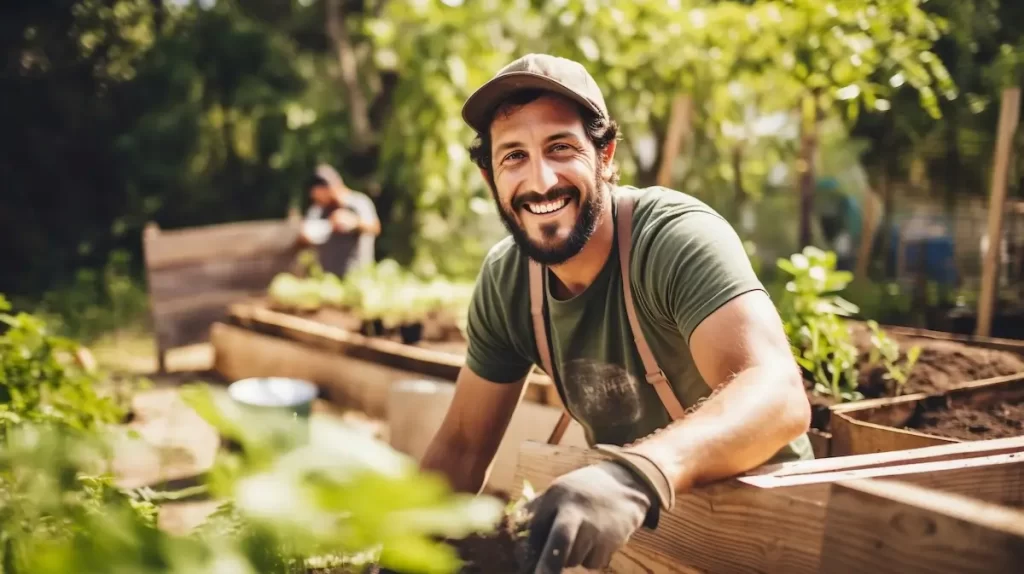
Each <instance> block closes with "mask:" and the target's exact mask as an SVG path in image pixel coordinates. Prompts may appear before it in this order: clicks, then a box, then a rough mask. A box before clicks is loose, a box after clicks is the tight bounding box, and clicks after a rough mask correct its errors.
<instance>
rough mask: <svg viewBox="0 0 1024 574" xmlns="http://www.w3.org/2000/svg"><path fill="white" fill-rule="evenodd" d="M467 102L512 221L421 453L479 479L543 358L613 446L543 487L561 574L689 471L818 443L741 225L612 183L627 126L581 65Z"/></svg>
mask: <svg viewBox="0 0 1024 574" xmlns="http://www.w3.org/2000/svg"><path fill="white" fill-rule="evenodd" d="M463 118H464V119H465V120H466V122H467V123H468V124H469V125H470V126H472V127H473V128H474V129H475V130H476V132H477V134H478V140H477V141H476V142H475V143H474V146H473V147H472V149H471V151H472V155H473V158H474V160H475V161H476V162H477V164H478V165H479V166H480V171H481V174H482V175H483V177H484V178H485V179H486V181H487V183H488V185H489V186H490V188H491V191H492V192H493V195H494V199H495V201H496V202H497V206H498V209H499V212H500V213H501V217H502V219H503V221H504V223H505V226H506V227H507V228H508V231H509V233H510V235H511V237H509V238H507V239H506V240H503V241H502V242H500V243H499V244H497V245H496V246H495V247H494V248H493V249H492V250H491V251H490V253H489V254H488V256H487V258H486V260H485V262H484V264H483V268H482V269H481V271H480V274H479V277H478V280H477V285H476V290H475V293H474V296H473V300H472V303H471V306H470V310H469V318H468V327H467V333H468V338H469V345H468V352H467V361H466V365H465V366H464V367H463V369H462V371H461V372H460V374H459V377H458V380H457V383H456V390H455V396H454V398H453V400H452V404H451V407H450V408H449V411H448V413H447V415H446V417H445V419H444V422H443V423H442V425H441V427H440V430H439V431H438V432H437V434H436V436H435V437H434V439H433V442H432V444H431V446H430V448H429V449H428V451H427V453H426V455H425V457H424V460H423V463H422V465H423V467H424V468H425V469H430V470H436V471H439V472H441V473H443V474H444V475H446V476H447V477H448V478H449V480H450V481H451V483H452V484H453V485H454V486H455V487H456V488H457V489H459V490H462V491H468V492H479V491H480V490H481V488H482V486H483V484H484V482H485V479H486V475H487V471H488V468H489V466H490V464H491V462H492V459H493V457H494V455H495V452H496V451H497V448H498V445H499V444H500V442H501V439H502V437H503V435H504V433H505V430H506V428H507V426H508V423H509V420H510V418H511V416H512V414H513V412H514V411H515V408H516V406H517V405H518V403H519V400H520V397H521V393H522V389H523V385H524V384H525V378H526V376H527V374H528V373H529V370H530V368H531V367H532V365H539V366H542V367H543V369H544V370H545V371H546V372H547V373H548V374H549V375H551V376H552V378H553V379H554V380H555V382H556V386H557V388H558V391H559V394H560V396H561V398H562V401H563V403H564V404H565V406H566V409H567V411H568V413H569V415H571V416H572V418H574V419H575V420H576V421H578V422H579V423H580V424H581V425H582V427H583V429H584V431H585V434H586V437H587V440H588V442H589V443H590V444H591V445H592V446H595V447H596V448H600V449H602V450H604V451H606V452H607V453H608V454H609V455H611V456H610V458H611V460H610V461H608V462H603V463H600V464H595V465H593V466H589V467H586V468H582V469H580V470H577V471H574V472H572V473H569V474H566V475H564V476H562V477H560V478H559V479H558V480H557V481H555V482H554V483H553V484H552V485H551V486H550V487H548V488H547V489H546V490H545V491H544V492H543V493H542V494H541V495H540V496H538V497H537V498H536V499H535V500H533V501H532V502H531V504H530V510H531V513H532V516H533V518H532V522H531V524H530V536H529V544H530V546H531V548H532V551H533V556H534V557H535V560H537V566H536V571H537V572H542V573H549V572H560V571H561V569H562V568H564V567H571V566H577V565H583V566H585V567H588V568H601V567H604V566H606V565H607V564H608V563H609V561H610V560H611V556H612V555H613V554H614V553H615V552H616V551H617V550H619V549H620V548H621V547H622V546H623V545H624V544H625V543H626V542H627V541H628V539H629V538H630V537H631V536H632V535H633V533H634V532H635V531H636V530H637V529H639V528H641V527H647V528H656V527H657V523H658V518H659V515H660V513H661V512H664V511H667V510H669V509H671V508H672V507H673V504H674V500H675V496H676V494H677V493H680V492H685V491H686V490H688V489H690V488H692V487H693V486H694V485H697V484H701V483H705V482H708V481H714V480H718V479H723V478H727V477H730V476H734V475H736V474H739V473H742V472H745V471H747V470H749V469H752V468H754V467H756V466H758V465H761V464H764V463H766V462H770V461H771V462H778V461H783V460H794V459H799V458H809V457H810V456H811V454H810V453H811V450H810V444H809V442H808V440H807V436H806V431H807V428H808V425H809V422H810V406H809V404H808V401H807V398H806V396H805V394H804V388H803V383H802V379H801V376H800V373H799V370H798V368H797V366H796V363H795V361H794V359H793V357H792V355H791V353H790V347H789V344H788V342H787V340H786V337H785V335H784V333H783V330H782V323H781V321H780V319H779V316H778V314H777V312H776V310H775V307H774V305H773V304H772V302H771V300H770V299H769V298H768V296H767V294H766V292H765V290H764V288H763V287H762V285H761V284H760V282H759V281H758V279H757V277H756V276H755V275H754V273H753V270H752V268H751V266H750V263H749V260H748V259H747V256H746V253H745V252H744V249H743V246H742V244H741V242H740V239H739V238H738V236H737V235H736V233H735V231H734V230H733V229H732V227H730V225H729V224H728V222H726V221H725V220H724V219H723V218H722V217H720V216H719V215H718V214H717V213H715V212H714V211H713V210H711V209H710V208H709V207H708V206H706V205H705V204H703V203H701V202H700V201H698V200H696V199H695V198H693V197H690V196H688V195H685V194H683V193H680V192H677V191H673V190H669V189H665V188H648V189H637V188H634V187H627V186H620V185H619V184H618V173H617V170H616V166H615V161H614V159H615V149H616V143H617V136H618V134H617V129H618V128H617V126H616V124H615V122H614V121H613V120H612V119H611V118H610V117H609V115H608V111H607V107H606V105H605V101H604V97H603V95H602V94H601V91H600V89H599V88H598V86H597V83H596V82H595V81H594V79H593V78H592V77H591V76H590V74H589V73H588V72H587V71H586V70H585V69H584V68H583V66H582V65H580V64H578V63H576V62H572V61H569V60H565V59H562V58H556V57H552V56H548V55H542V54H531V55H528V56H525V57H523V58H520V59H519V60H516V61H514V62H512V63H511V64H509V65H508V66H506V67H505V68H503V69H502V70H501V71H499V72H498V74H497V75H496V76H495V77H494V78H493V79H492V80H491V81H489V82H488V83H486V84H485V85H484V86H482V87H481V88H480V89H479V90H477V92H475V93H474V94H473V95H472V96H471V97H470V98H469V100H468V101H467V102H466V104H465V106H464V108H463ZM698 403H701V405H700V407H699V408H696V409H692V408H691V407H694V406H695V405H697V404H698ZM566 424H568V419H567V418H563V421H562V422H560V423H559V425H558V427H557V428H556V429H555V431H554V432H553V433H552V437H551V440H552V442H555V441H557V440H558V439H559V438H560V436H561V433H562V432H564V429H565V425H566Z"/></svg>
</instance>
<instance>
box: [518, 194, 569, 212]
mask: <svg viewBox="0 0 1024 574" xmlns="http://www.w3.org/2000/svg"><path fill="white" fill-rule="evenodd" d="M566 205H569V198H568V197H563V198H562V199H556V200H554V201H545V202H544V203H527V204H526V209H528V210H530V213H536V214H537V215H543V214H545V213H551V212H552V211H558V210H559V209H562V208H563V207H565V206H566Z"/></svg>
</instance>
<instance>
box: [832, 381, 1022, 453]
mask: <svg viewBox="0 0 1024 574" xmlns="http://www.w3.org/2000/svg"><path fill="white" fill-rule="evenodd" d="M1021 399H1024V374H1015V375H1007V376H1003V377H993V378H991V379H984V380H981V381H974V382H971V383H968V384H965V385H963V386H961V387H958V388H956V389H951V390H949V391H946V392H943V393H938V394H934V395H926V394H920V393H919V394H915V395H906V396H903V397H895V398H888V399H878V400H874V401H870V402H867V401H865V404H848V405H844V406H842V407H841V408H837V409H836V410H834V411H833V413H832V419H831V424H830V429H831V432H832V441H831V449H832V455H833V456H846V455H851V454H866V453H877V452H887V451H896V450H905V449H910V448H920V447H925V446H932V445H938V444H944V443H952V442H960V440H959V439H955V438H948V437H943V436H938V435H933V434H928V433H924V432H921V431H918V430H915V429H912V428H903V427H906V426H907V425H908V424H911V422H912V420H913V419H914V418H915V417H917V416H919V415H920V413H922V412H924V411H926V410H930V409H932V408H936V407H940V406H953V407H955V406H958V405H972V406H976V407H984V406H987V405H992V404H995V403H998V402H1001V401H1016V400H1021Z"/></svg>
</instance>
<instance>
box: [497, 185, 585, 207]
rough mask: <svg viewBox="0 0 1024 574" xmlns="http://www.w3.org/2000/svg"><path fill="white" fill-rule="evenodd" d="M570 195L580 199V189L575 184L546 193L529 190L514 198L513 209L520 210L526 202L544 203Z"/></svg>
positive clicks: (572, 197) (571, 197)
mask: <svg viewBox="0 0 1024 574" xmlns="http://www.w3.org/2000/svg"><path fill="white" fill-rule="evenodd" d="M566 196H568V197H569V199H579V197H580V190H579V189H578V188H577V187H575V186H571V185H570V186H566V187H558V188H555V189H552V190H549V191H547V192H546V193H537V192H536V191H527V192H524V193H521V194H519V195H517V196H515V198H513V199H512V209H514V210H516V211H519V210H520V209H522V208H523V206H524V205H525V204H526V203H543V202H545V201H554V200H556V199H561V198H563V197H566Z"/></svg>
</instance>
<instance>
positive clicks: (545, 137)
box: [484, 96, 614, 265]
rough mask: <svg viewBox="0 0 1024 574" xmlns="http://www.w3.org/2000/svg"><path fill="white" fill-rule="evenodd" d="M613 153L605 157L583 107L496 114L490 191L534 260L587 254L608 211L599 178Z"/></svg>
mask: <svg viewBox="0 0 1024 574" xmlns="http://www.w3.org/2000/svg"><path fill="white" fill-rule="evenodd" d="M613 150H614V147H613V146H609V148H608V153H607V154H606V157H602V156H601V155H599V153H598V152H597V150H596V149H595V148H594V145H593V143H591V141H590V139H589V138H588V137H587V133H586V130H585V129H584V126H583V121H582V119H581V118H580V114H579V111H578V110H577V108H576V106H575V105H574V104H573V103H571V102H570V101H568V100H566V99H563V98H560V97H557V96H543V97H540V98H538V99H536V100H534V101H532V102H530V103H528V104H525V105H523V106H521V107H518V108H513V109H511V110H510V111H508V112H502V113H499V114H497V115H496V116H495V118H494V121H493V123H492V124H491V165H492V166H493V186H492V189H491V191H492V192H493V194H494V198H495V200H496V201H497V203H498V208H499V209H498V211H499V213H501V217H502V220H503V222H504V223H505V227H506V228H508V230H509V233H511V234H512V237H513V238H514V239H515V241H516V243H517V244H518V245H519V247H520V249H522V250H523V252H524V253H526V255H527V256H529V257H530V258H531V259H534V260H536V261H538V262H540V263H542V264H545V265H557V264H559V263H563V262H565V261H566V260H568V259H569V258H571V257H573V256H575V255H576V254H577V253H579V252H580V250H581V249H583V246H584V245H586V242H587V240H588V239H589V238H590V236H591V234H593V232H594V229H595V227H596V225H597V220H598V218H599V216H600V214H601V211H602V209H603V207H604V195H603V188H604V186H603V181H602V179H601V177H600V174H601V170H602V168H603V167H604V166H605V164H606V163H607V162H608V161H610V159H611V152H612V151H613ZM484 175H485V177H486V176H487V174H486V173H485V174H484Z"/></svg>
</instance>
